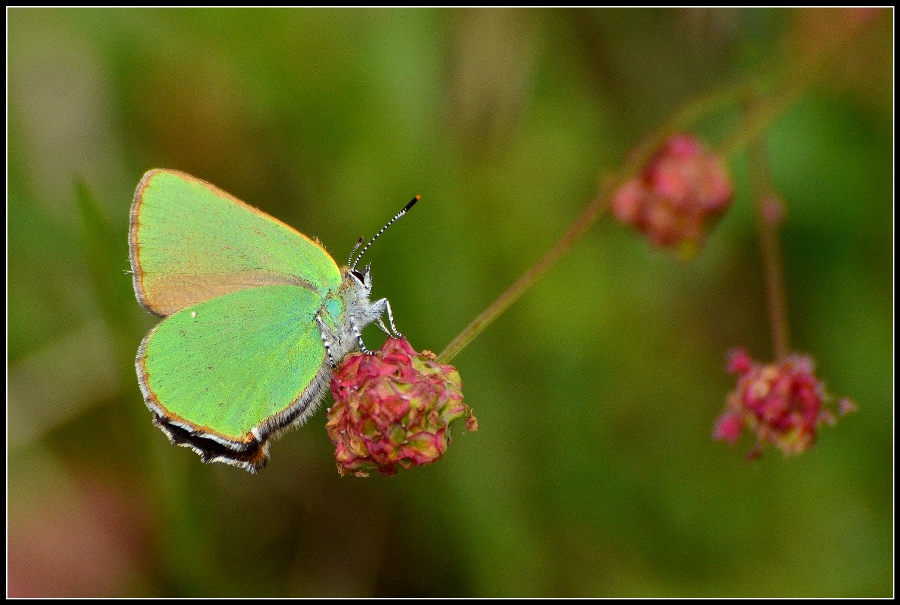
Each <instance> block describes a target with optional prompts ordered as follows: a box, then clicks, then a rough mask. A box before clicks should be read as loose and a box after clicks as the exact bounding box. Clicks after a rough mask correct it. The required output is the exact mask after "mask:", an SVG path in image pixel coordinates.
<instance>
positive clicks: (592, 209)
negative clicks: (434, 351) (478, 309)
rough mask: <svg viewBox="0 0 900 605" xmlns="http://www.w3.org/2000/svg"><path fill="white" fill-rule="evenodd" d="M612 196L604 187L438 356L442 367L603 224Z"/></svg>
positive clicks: (608, 189) (609, 190) (609, 189)
mask: <svg viewBox="0 0 900 605" xmlns="http://www.w3.org/2000/svg"><path fill="white" fill-rule="evenodd" d="M610 193H611V188H610V187H609V186H605V187H603V188H602V190H601V191H600V193H599V194H598V195H597V197H596V198H594V201H592V202H591V203H590V204H588V206H587V208H585V209H584V212H582V213H581V216H579V217H578V218H577V219H576V220H575V222H574V223H572V226H571V227H569V230H568V231H567V232H566V234H565V235H563V236H562V237H561V238H560V239H559V240H558V241H557V242H556V243H555V244H554V245H553V247H552V248H550V250H548V251H547V253H546V254H544V256H542V257H541V259H540V260H539V261H538V262H536V263H535V264H534V265H532V266H531V267H530V268H529V269H528V270H527V271H525V273H523V274H522V276H521V277H520V278H519V279H517V280H516V281H515V282H514V283H513V284H512V285H511V286H510V287H509V288H507V289H506V292H504V293H503V294H501V295H500V296H499V297H498V298H497V299H496V300H495V301H494V302H493V303H491V305H490V306H489V307H488V308H487V309H485V310H484V311H482V313H481V314H480V315H479V316H478V317H476V318H475V319H474V320H473V321H472V323H470V324H469V325H468V326H466V329H465V330H463V331H462V332H460V334H459V335H458V336H457V337H456V338H454V339H453V341H452V342H451V343H450V344H449V345H447V348H445V349H444V350H443V351H441V354H440V355H438V361H440V362H441V363H448V362H449V361H450V360H451V359H453V358H454V357H456V355H457V354H458V353H459V352H460V351H462V350H463V348H465V346H466V345H467V344H469V342H471V341H472V340H473V339H474V338H475V337H476V336H478V335H479V334H480V333H481V332H482V331H483V330H484V329H485V328H486V327H488V326H489V325H490V324H491V323H492V322H493V321H494V320H495V319H496V318H497V317H498V316H500V315H501V314H502V313H503V312H504V311H506V310H507V309H508V308H509V307H510V305H512V304H513V303H514V302H516V300H518V299H519V297H520V296H522V294H524V293H525V291H526V290H527V289H528V288H529V287H530V286H531V285H532V284H534V283H535V282H536V281H537V280H538V279H540V278H541V276H542V275H543V274H544V273H546V272H547V269H549V268H550V267H552V266H553V265H555V264H556V261H558V260H559V259H560V258H562V256H563V255H564V254H565V253H566V252H568V251H569V249H570V248H571V247H572V246H573V245H574V244H575V242H577V241H578V240H579V239H581V236H582V235H584V234H585V233H586V232H587V231H588V229H590V228H591V227H592V226H593V225H594V223H595V222H597V220H599V218H600V216H601V215H602V214H603V211H604V210H605V209H606V208H607V204H606V201H607V199H608V197H609V195H610Z"/></svg>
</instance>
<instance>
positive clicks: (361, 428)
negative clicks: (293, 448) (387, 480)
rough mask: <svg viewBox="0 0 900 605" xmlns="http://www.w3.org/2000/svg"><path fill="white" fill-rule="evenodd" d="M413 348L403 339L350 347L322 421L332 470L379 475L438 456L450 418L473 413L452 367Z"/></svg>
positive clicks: (470, 420)
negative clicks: (376, 347)
mask: <svg viewBox="0 0 900 605" xmlns="http://www.w3.org/2000/svg"><path fill="white" fill-rule="evenodd" d="M435 359H436V358H435V355H434V354H433V353H431V352H429V351H424V352H422V353H417V352H416V351H415V350H414V349H413V348H412V347H411V346H410V344H409V343H408V342H407V341H406V340H405V339H402V338H400V339H395V338H390V339H388V340H387V342H385V343H384V346H383V347H382V348H381V350H380V351H376V352H374V353H370V354H365V353H352V354H350V355H348V356H347V357H345V358H344V360H343V361H342V362H341V363H340V365H338V367H337V369H336V370H335V371H334V373H333V374H332V377H331V393H332V395H334V401H335V403H334V406H332V407H331V409H329V410H328V423H327V424H326V425H325V427H326V429H327V430H328V436H329V437H330V438H331V441H332V442H333V443H334V445H335V447H336V450H335V453H334V457H335V460H336V461H337V466H338V471H339V472H340V473H341V474H342V475H343V474H346V473H353V474H354V475H357V476H365V475H366V473H365V472H364V471H366V470H370V469H374V470H376V471H378V472H379V473H381V474H382V475H394V474H396V472H397V470H398V467H401V466H402V467H403V468H410V467H413V466H420V465H422V464H429V463H431V462H436V461H437V460H439V459H440V458H441V456H443V455H444V452H445V451H446V449H447V445H449V443H450V423H451V422H452V421H454V420H456V419H458V418H462V417H463V416H468V418H467V420H466V426H467V428H469V430H474V428H472V427H474V426H477V423H475V420H474V416H472V412H471V410H470V409H469V408H468V407H467V406H466V405H465V404H463V402H462V400H463V396H462V381H461V380H460V377H459V372H457V370H456V368H454V367H453V366H449V365H443V364H439V363H437V362H436V361H435Z"/></svg>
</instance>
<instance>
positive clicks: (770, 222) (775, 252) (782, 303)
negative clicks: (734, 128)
mask: <svg viewBox="0 0 900 605" xmlns="http://www.w3.org/2000/svg"><path fill="white" fill-rule="evenodd" d="M748 151H749V159H750V180H751V183H752V185H753V197H754V198H755V200H756V228H757V231H758V235H759V248H760V253H761V255H762V261H763V275H764V278H765V283H766V307H767V309H768V313H769V328H770V330H771V332H772V349H773V351H774V353H775V358H776V359H781V358H783V357H786V356H787V354H788V352H789V351H790V335H789V328H788V314H787V297H786V296H785V292H784V270H783V268H782V266H781V258H782V256H781V246H780V243H779V240H778V224H779V222H780V216H778V214H779V213H780V208H779V206H778V204H780V202H779V201H778V199H777V198H776V196H775V189H774V186H773V185H772V179H771V177H770V174H769V162H768V150H767V149H766V140H765V136H759V137H757V138H756V139H755V140H754V141H753V143H752V144H751V145H750V148H749V150H748Z"/></svg>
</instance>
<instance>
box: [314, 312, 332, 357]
mask: <svg viewBox="0 0 900 605" xmlns="http://www.w3.org/2000/svg"><path fill="white" fill-rule="evenodd" d="M316 323H318V324H319V334H320V335H321V336H322V344H323V345H324V346H325V353H326V354H327V355H328V361H329V362H330V363H331V367H332V368H336V367H337V364H336V363H334V356H333V355H332V354H331V344H329V341H330V342H334V332H333V331H332V330H331V328H329V327H328V326H327V325H325V322H324V321H322V318H321V317H319V314H318V313H316Z"/></svg>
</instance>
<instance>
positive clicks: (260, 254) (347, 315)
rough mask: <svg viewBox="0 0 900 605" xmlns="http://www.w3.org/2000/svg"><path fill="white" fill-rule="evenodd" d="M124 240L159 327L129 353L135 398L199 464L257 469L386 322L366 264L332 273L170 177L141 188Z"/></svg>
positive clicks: (284, 237) (321, 252)
mask: <svg viewBox="0 0 900 605" xmlns="http://www.w3.org/2000/svg"><path fill="white" fill-rule="evenodd" d="M129 244H130V245H129V250H130V260H131V266H132V271H133V273H134V289H135V294H136V296H137V299H138V301H139V302H140V303H141V305H142V306H144V307H145V308H146V309H147V310H149V311H150V312H152V313H155V314H157V315H160V316H162V317H164V318H165V319H164V320H163V321H162V322H160V323H159V324H158V325H157V326H156V327H155V328H153V329H152V330H151V331H150V332H149V333H148V334H147V336H146V337H145V338H144V340H143V342H142V343H141V345H140V347H139V349H138V353H137V358H136V363H135V365H136V369H137V374H138V382H139V384H140V387H141V391H142V393H143V396H144V401H145V403H146V405H147V407H148V408H149V409H150V411H151V412H152V413H153V417H154V424H156V425H157V426H158V427H159V428H160V429H162V431H163V432H164V433H165V434H166V435H167V436H168V437H169V439H170V440H171V441H172V442H173V443H175V444H176V445H180V446H183V447H190V448H191V449H193V450H194V451H195V452H197V453H198V454H199V455H200V457H201V458H202V460H203V461H204V462H224V463H227V464H231V465H233V466H237V467H239V468H243V469H245V470H247V471H250V472H257V471H258V470H260V469H261V468H262V467H263V466H265V464H266V461H267V459H268V442H269V440H270V439H272V438H273V437H275V436H277V435H278V434H279V433H280V432H281V431H283V430H285V429H287V428H289V427H291V426H296V425H298V424H301V423H303V422H304V421H305V420H306V419H308V418H309V417H310V416H311V415H312V414H313V413H314V412H315V410H316V407H317V406H318V404H319V402H320V401H321V399H322V397H323V395H324V393H325V392H326V389H327V386H328V382H329V379H330V376H331V372H332V369H333V367H334V364H335V363H336V362H338V361H340V360H341V359H342V358H343V357H344V355H346V354H347V353H348V352H350V351H352V350H354V349H357V348H359V347H360V346H361V345H362V340H361V337H360V331H361V330H362V329H363V328H364V327H365V326H366V325H368V324H370V323H373V322H377V323H378V324H379V325H380V326H382V327H384V323H383V322H382V319H381V317H382V314H383V313H384V312H385V311H387V312H388V314H389V318H390V306H389V304H388V302H387V300H385V299H380V300H376V301H371V300H370V298H369V297H370V293H371V289H372V279H371V274H370V271H369V268H368V267H367V268H366V270H365V272H359V271H356V270H354V269H353V268H348V267H345V268H344V269H339V268H338V266H337V264H336V263H335V262H334V259H333V258H332V257H331V256H330V255H329V254H328V253H327V252H326V251H325V249H324V248H323V247H322V246H321V245H320V244H319V243H317V242H315V241H313V240H311V239H309V238H308V237H306V236H305V235H303V234H301V233H299V232H297V231H295V230H294V229H292V228H291V227H289V226H287V225H286V224H284V223H281V222H280V221H278V220H277V219H274V218H272V217H270V216H268V215H266V214H265V213H263V212H261V211H259V210H257V209H256V208H253V207H252V206H249V205H247V204H245V203H243V202H241V201H240V200H238V199H236V198H234V197H232V196H230V195H229V194H227V193H225V192H223V191H221V190H219V189H218V188H216V187H214V186H213V185H210V184H209V183H206V182H204V181H201V180H199V179H196V178H194V177H191V176H189V175H186V174H183V173H180V172H176V171H171V170H151V171H149V172H147V173H146V174H145V175H144V177H143V178H142V179H141V182H140V184H139V185H138V188H137V190H136V192H135V197H134V202H133V204H132V209H131V227H130V237H129Z"/></svg>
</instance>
